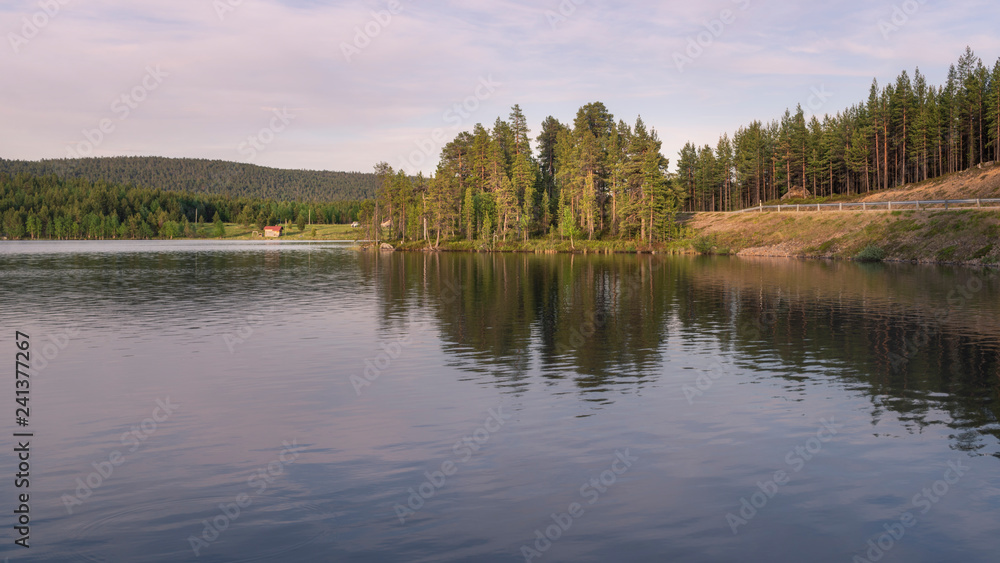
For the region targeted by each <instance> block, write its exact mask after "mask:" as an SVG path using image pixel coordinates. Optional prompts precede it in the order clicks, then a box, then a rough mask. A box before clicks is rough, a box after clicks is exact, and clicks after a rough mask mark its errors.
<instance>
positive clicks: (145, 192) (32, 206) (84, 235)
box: [0, 174, 361, 239]
mask: <svg viewBox="0 0 1000 563" xmlns="http://www.w3.org/2000/svg"><path fill="white" fill-rule="evenodd" d="M360 209H361V202H330V203H314V204H306V203H292V202H278V201H274V200H262V199H253V198H244V197H239V198H231V197H227V196H221V195H207V194H192V193H188V192H165V191H162V190H152V189H146V188H136V187H132V186H119V185H112V184H108V183H106V182H90V181H87V180H65V179H61V178H58V177H57V176H54V175H49V176H44V177H33V176H29V175H27V174H20V175H18V176H15V177H9V176H5V175H3V174H0V234H3V235H4V236H7V237H8V238H15V239H20V238H31V239H44V238H53V239H116V238H117V239H120V238H133V239H134V238H174V237H178V236H182V235H183V236H197V234H198V233H197V228H196V226H195V225H196V224H195V219H196V218H197V220H198V221H199V222H203V221H205V219H207V218H208V217H213V218H214V216H215V215H218V216H219V218H220V219H221V220H222V221H223V222H239V223H242V224H244V225H251V224H254V223H257V222H258V221H260V222H262V223H264V224H277V223H284V222H286V221H290V220H292V219H294V218H295V217H297V216H298V217H301V216H306V215H308V214H309V213H312V216H313V219H314V221H315V222H318V223H322V224H329V223H333V222H350V221H353V220H356V219H357V217H358V213H359V212H360Z"/></svg>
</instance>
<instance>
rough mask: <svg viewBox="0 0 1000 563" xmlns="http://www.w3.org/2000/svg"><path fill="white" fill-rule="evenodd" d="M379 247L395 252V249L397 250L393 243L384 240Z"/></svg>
mask: <svg viewBox="0 0 1000 563" xmlns="http://www.w3.org/2000/svg"><path fill="white" fill-rule="evenodd" d="M378 249H379V250H384V251H386V252H393V251H395V250H396V249H395V248H393V247H392V245H391V244H389V243H387V242H383V243H382V244H381V245H379V247H378Z"/></svg>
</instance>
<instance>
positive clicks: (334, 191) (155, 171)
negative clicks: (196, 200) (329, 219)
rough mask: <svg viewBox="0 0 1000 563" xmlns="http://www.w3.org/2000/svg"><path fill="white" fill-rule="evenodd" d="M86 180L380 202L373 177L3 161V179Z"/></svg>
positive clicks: (137, 160)
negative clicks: (50, 177)
mask: <svg viewBox="0 0 1000 563" xmlns="http://www.w3.org/2000/svg"><path fill="white" fill-rule="evenodd" d="M21 173H24V174H28V175H31V176H46V175H49V174H56V175H57V176H59V177H61V178H65V179H75V178H81V179H84V180H87V181H90V182H97V181H104V182H108V183H110V184H116V185H134V186H141V187H146V188H151V189H160V190H166V191H186V192H191V193H201V194H215V195H226V196H230V197H240V196H242V197H253V198H260V199H273V200H277V201H336V200H360V199H369V198H372V197H374V195H375V189H376V187H377V185H378V178H377V177H376V176H375V174H373V173H364V172H329V171H314V170H283V169H278V168H266V167H263V166H257V165H254V164H243V163H238V162H226V161H222V160H205V159H194V158H163V157H152V156H123V157H106V158H83V159H56V160H41V161H25V160H5V159H0V176H2V175H4V174H6V175H8V176H11V177H13V176H16V175H18V174H21Z"/></svg>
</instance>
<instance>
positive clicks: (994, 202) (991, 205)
mask: <svg viewBox="0 0 1000 563" xmlns="http://www.w3.org/2000/svg"><path fill="white" fill-rule="evenodd" d="M981 208H986V209H995V208H1000V199H926V200H915V201H865V202H857V203H854V202H852V203H802V204H789V205H758V206H757V207H748V208H746V209H740V210H739V211H733V212H732V213H754V212H759V213H763V212H764V211H774V212H779V213H780V212H784V211H791V212H795V211H799V212H802V211H812V212H814V213H815V212H817V211H823V210H827V211H902V210H916V211H921V210H927V209H946V210H959V209H981Z"/></svg>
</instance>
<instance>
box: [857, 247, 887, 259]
mask: <svg viewBox="0 0 1000 563" xmlns="http://www.w3.org/2000/svg"><path fill="white" fill-rule="evenodd" d="M854 259H855V260H857V261H858V262H881V261H882V260H885V251H884V250H882V249H881V248H879V247H877V246H875V245H868V246H866V247H864V248H863V249H861V252H859V253H857V254H856V255H855V256H854Z"/></svg>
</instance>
